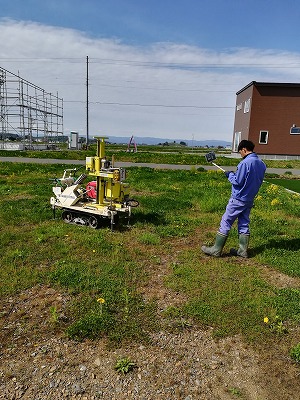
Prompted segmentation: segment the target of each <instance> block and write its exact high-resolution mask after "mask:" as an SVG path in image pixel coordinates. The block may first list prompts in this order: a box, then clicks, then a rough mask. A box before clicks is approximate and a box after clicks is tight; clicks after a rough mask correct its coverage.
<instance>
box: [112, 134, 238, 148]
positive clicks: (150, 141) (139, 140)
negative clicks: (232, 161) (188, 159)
mask: <svg viewBox="0 0 300 400" xmlns="http://www.w3.org/2000/svg"><path fill="white" fill-rule="evenodd" d="M129 140H130V137H118V136H108V139H107V141H108V142H110V143H118V144H120V143H122V144H128V142H129ZM134 141H135V143H136V144H137V145H138V144H140V145H142V144H147V145H157V144H159V143H161V144H163V143H166V142H167V143H170V144H172V143H174V142H175V143H177V144H179V143H180V142H184V143H186V145H187V146H190V147H193V146H199V147H205V146H208V147H218V146H223V147H228V146H229V147H231V142H227V141H225V140H185V139H176V140H174V139H164V138H153V137H139V136H134Z"/></svg>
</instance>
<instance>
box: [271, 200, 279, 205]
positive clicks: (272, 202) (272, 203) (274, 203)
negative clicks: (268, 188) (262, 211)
mask: <svg viewBox="0 0 300 400" xmlns="http://www.w3.org/2000/svg"><path fill="white" fill-rule="evenodd" d="M277 204H280V201H279V200H278V199H273V200H272V201H271V206H277Z"/></svg>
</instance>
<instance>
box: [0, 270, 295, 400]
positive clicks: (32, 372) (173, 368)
mask: <svg viewBox="0 0 300 400" xmlns="http://www.w3.org/2000/svg"><path fill="white" fill-rule="evenodd" d="M164 271H165V270H164V268H163V267H161V270H160V271H159V272H160V274H159V275H160V276H159V277H158V276H157V279H158V280H159V281H160V282H161V278H162V276H163V275H164V273H165V272H164ZM154 276H156V275H155V274H154ZM152 283H154V284H155V280H154V281H151V284H152ZM155 285H156V289H153V293H152V292H151V290H150V291H149V294H151V295H152V294H155V295H159V296H160V302H161V306H162V307H163V306H164V305H165V304H170V303H169V302H171V304H176V296H177V294H176V293H171V291H168V290H165V291H162V292H160V294H159V293H158V287H159V285H158V282H156V284H155ZM181 300H182V299H180V301H181ZM68 301H69V298H68V296H67V295H66V294H65V293H62V292H59V291H57V290H55V289H53V288H50V287H46V286H37V287H34V288H31V289H29V290H26V291H24V292H22V293H20V294H19V295H17V296H14V297H9V298H6V299H2V300H1V334H0V338H1V369H0V398H1V399H30V400H32V399H37V400H44V399H47V400H48V399H66V398H67V399H86V400H93V399H112V400H113V399H116V400H117V399H118V400H123V399H124V400H125V399H147V400H148V399H153V400H154V399H155V400H157V399H164V400H165V399H184V400H193V399H199V400H202V399H203V400H218V399H222V400H223V399H224V400H227V399H228V400H229V399H234V398H241V399H248V400H258V399H263V400H274V399H280V400H291V399H293V400H297V399H300V395H299V393H300V382H299V374H300V369H299V367H298V366H297V365H295V364H294V363H293V362H292V361H291V360H290V359H289V358H288V357H283V356H282V354H287V353H284V352H283V350H287V349H283V348H282V346H283V345H281V344H280V343H279V344H278V347H276V348H272V349H261V350H260V351H259V350H254V349H253V348H252V347H251V346H249V345H247V344H245V343H244V342H243V340H242V339H241V338H240V337H238V336H237V337H233V338H226V339H222V340H215V339H213V337H212V329H207V330H201V329H199V328H197V327H195V326H191V327H189V328H188V329H183V330H182V331H178V332H173V333H168V332H158V333H155V334H153V335H152V337H151V343H150V344H149V345H147V346H144V345H140V344H137V343H131V344H129V345H126V346H123V347H122V348H119V349H116V350H108V347H107V343H106V341H105V340H99V341H85V342H83V343H78V342H74V341H70V340H68V339H67V338H66V337H65V336H64V334H63V332H62V331H60V330H57V328H56V327H55V323H54V320H55V314H54V311H55V310H56V311H57V313H58V314H59V315H60V318H64V310H65V307H66V305H67V303H68ZM51 310H52V312H51ZM299 333H300V332H299V331H298V332H293V334H292V336H295V337H296V336H297V335H299ZM285 345H286V344H285ZM124 356H126V357H130V359H131V360H132V361H134V362H135V364H136V368H135V369H134V370H133V371H132V372H131V373H129V374H127V375H124V376H123V375H120V374H119V373H117V371H115V369H114V366H115V364H116V361H117V360H118V359H119V358H120V357H124Z"/></svg>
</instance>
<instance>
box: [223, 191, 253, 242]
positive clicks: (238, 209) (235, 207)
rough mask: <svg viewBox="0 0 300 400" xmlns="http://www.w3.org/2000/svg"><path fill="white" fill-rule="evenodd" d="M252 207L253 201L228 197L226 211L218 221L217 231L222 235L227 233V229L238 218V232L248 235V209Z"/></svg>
mask: <svg viewBox="0 0 300 400" xmlns="http://www.w3.org/2000/svg"><path fill="white" fill-rule="evenodd" d="M252 207H253V202H247V203H245V202H243V201H240V200H237V199H234V198H232V197H231V198H230V199H229V201H228V204H227V207H226V211H225V213H224V214H223V216H222V219H221V222H220V228H219V232H220V233H222V234H223V235H228V234H229V231H230V229H231V227H232V225H233V223H234V221H235V220H236V219H237V220H238V233H239V234H244V235H249V234H250V230H249V224H250V218H249V216H250V211H251V208H252Z"/></svg>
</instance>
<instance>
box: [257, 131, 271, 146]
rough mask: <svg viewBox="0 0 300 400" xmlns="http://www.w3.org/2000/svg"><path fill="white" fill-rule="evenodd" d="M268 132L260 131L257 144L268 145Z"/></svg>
mask: <svg viewBox="0 0 300 400" xmlns="http://www.w3.org/2000/svg"><path fill="white" fill-rule="evenodd" d="M268 136H269V132H268V131H260V133H259V144H267V143H268Z"/></svg>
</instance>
